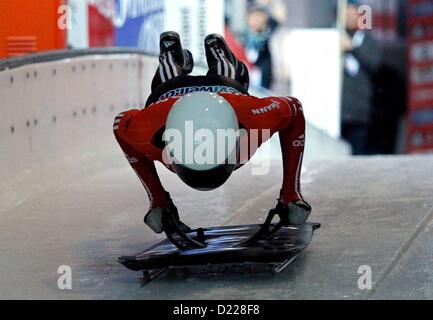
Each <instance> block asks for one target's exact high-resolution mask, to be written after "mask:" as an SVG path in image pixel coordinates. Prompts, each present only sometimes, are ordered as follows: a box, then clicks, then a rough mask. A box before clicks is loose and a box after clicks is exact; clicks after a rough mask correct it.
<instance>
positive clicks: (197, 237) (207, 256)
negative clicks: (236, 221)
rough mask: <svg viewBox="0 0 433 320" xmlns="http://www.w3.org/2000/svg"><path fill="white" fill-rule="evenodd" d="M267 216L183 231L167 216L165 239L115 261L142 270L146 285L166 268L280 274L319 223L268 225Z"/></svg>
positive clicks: (303, 248)
mask: <svg viewBox="0 0 433 320" xmlns="http://www.w3.org/2000/svg"><path fill="white" fill-rule="evenodd" d="M273 218H274V215H273V214H272V213H270V214H269V216H268V218H267V219H266V221H265V223H264V224H263V225H239V226H227V227H213V228H208V229H203V228H199V229H196V230H190V231H187V232H184V231H182V230H181V229H180V228H179V225H178V223H177V222H176V220H175V219H174V218H173V217H171V216H166V217H164V218H163V224H164V230H165V233H166V235H167V239H165V240H163V241H161V242H160V243H158V244H156V245H154V246H152V247H150V248H149V249H147V250H145V251H143V252H141V253H139V254H136V255H134V256H123V257H120V258H119V259H118V261H119V262H120V263H121V264H123V265H124V266H125V267H127V268H128V269H131V270H134V271H143V275H144V278H145V282H146V283H148V282H150V281H152V280H153V279H155V278H156V277H158V276H160V275H162V274H163V273H164V272H165V271H166V270H167V269H169V268H176V267H185V266H203V265H223V264H268V265H270V266H271V267H272V271H273V272H274V273H280V272H283V271H284V270H285V269H286V268H287V267H288V266H289V264H290V263H291V262H292V261H293V260H295V258H296V257H298V256H299V254H300V253H301V252H302V251H304V250H305V249H306V248H307V247H308V245H309V244H310V242H311V240H312V237H313V233H314V231H315V230H317V229H318V228H320V224H319V223H306V224H304V225H301V226H287V227H286V226H283V224H282V222H281V221H280V222H279V223H277V224H273V223H272V219H273Z"/></svg>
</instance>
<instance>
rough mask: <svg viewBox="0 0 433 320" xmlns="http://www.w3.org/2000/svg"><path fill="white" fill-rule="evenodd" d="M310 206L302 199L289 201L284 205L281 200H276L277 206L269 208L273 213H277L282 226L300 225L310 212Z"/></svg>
mask: <svg viewBox="0 0 433 320" xmlns="http://www.w3.org/2000/svg"><path fill="white" fill-rule="evenodd" d="M311 210H312V209H311V206H310V205H309V204H308V203H307V202H306V201H304V200H298V201H296V202H290V203H289V204H288V205H287V206H285V205H284V204H283V203H282V202H281V201H278V204H277V206H276V207H275V208H274V209H272V210H271V212H273V213H274V214H275V215H279V216H280V219H281V221H282V222H283V223H284V226H286V227H288V226H291V225H302V224H304V223H305V222H306V221H307V219H308V217H309V216H310V214H311Z"/></svg>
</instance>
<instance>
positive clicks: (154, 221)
mask: <svg viewBox="0 0 433 320" xmlns="http://www.w3.org/2000/svg"><path fill="white" fill-rule="evenodd" d="M165 210H167V209H163V208H159V207H158V208H152V209H150V210H149V212H148V213H147V214H146V216H145V217H144V223H146V224H147V225H148V226H149V228H150V229H152V230H153V231H154V232H155V233H162V232H163V231H164V228H163V224H162V217H163V216H164V211H165Z"/></svg>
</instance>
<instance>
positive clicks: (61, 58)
mask: <svg viewBox="0 0 433 320" xmlns="http://www.w3.org/2000/svg"><path fill="white" fill-rule="evenodd" d="M81 54H84V53H81ZM68 55H69V56H74V55H78V56H75V57H68ZM46 60H48V61H46ZM156 66H157V61H156V59H155V58H153V57H148V56H145V55H143V54H140V53H134V52H130V53H127V52H116V51H115V50H112V51H107V52H100V53H99V54H98V53H96V52H88V53H86V54H85V55H82V56H80V54H78V53H76V52H75V53H74V52H64V53H55V54H46V55H38V56H34V57H29V58H24V59H16V60H10V61H9V62H8V63H2V64H0V69H4V68H6V69H4V70H3V71H0V103H1V120H0V213H1V212H2V211H5V210H7V209H9V208H11V207H13V206H16V205H18V204H20V203H22V202H24V201H25V200H26V199H27V198H28V197H32V196H35V195H37V194H38V193H39V192H44V191H45V190H46V189H47V188H49V187H52V186H53V185H55V184H56V183H64V182H65V181H67V179H65V178H66V177H67V176H68V175H72V174H86V170H91V169H90V168H91V164H92V162H95V161H98V162H101V161H103V160H104V156H105V155H109V154H113V153H114V154H116V155H119V156H122V154H121V152H120V149H118V146H117V145H116V142H115V140H114V136H113V133H112V123H113V118H114V116H115V115H116V114H117V113H120V112H121V111H124V110H127V109H131V108H137V107H139V106H142V105H144V103H145V101H146V98H147V96H148V95H149V90H150V85H149V84H150V81H151V78H152V77H153V75H154V70H155V68H156ZM7 67H12V69H7Z"/></svg>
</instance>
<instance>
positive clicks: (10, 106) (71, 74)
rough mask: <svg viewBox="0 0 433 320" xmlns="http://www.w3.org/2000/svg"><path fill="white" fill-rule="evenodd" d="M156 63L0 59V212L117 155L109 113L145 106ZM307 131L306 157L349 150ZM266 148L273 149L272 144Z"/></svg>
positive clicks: (75, 56) (140, 59) (127, 55)
mask: <svg viewBox="0 0 433 320" xmlns="http://www.w3.org/2000/svg"><path fill="white" fill-rule="evenodd" d="M156 67H157V59H156V58H155V57H150V56H146V55H145V54H144V53H142V52H139V51H133V50H132V51H122V50H116V49H114V50H113V49H111V50H102V51H101V50H99V51H98V50H96V51H95V50H91V51H88V50H87V51H65V52H54V53H48V54H40V55H33V56H29V57H25V58H18V59H12V60H9V61H5V62H1V63H0V103H1V120H0V214H1V213H2V212H4V211H6V210H8V209H10V208H12V207H14V206H17V205H19V204H20V203H23V202H24V201H26V200H27V199H28V198H30V197H34V196H37V195H38V193H42V192H45V191H46V190H47V189H48V188H50V187H51V188H52V187H56V186H57V185H61V184H64V183H67V181H68V176H71V175H73V176H76V175H85V174H94V172H95V171H98V170H99V171H100V170H101V166H102V168H103V165H104V162H109V161H111V160H110V159H113V158H121V157H122V154H121V151H120V149H119V147H118V146H117V144H116V142H115V139H114V136H113V133H112V122H113V118H114V116H115V115H116V114H118V113H120V112H122V111H124V110H127V109H131V108H141V106H143V105H144V103H145V101H146V98H147V96H148V95H149V94H150V83H151V79H152V77H153V75H154V72H155V69H156ZM197 71H204V70H197ZM253 94H256V95H261V94H260V93H259V92H254V93H253ZM307 134H308V135H309V140H308V146H307V157H310V158H311V157H315V156H317V155H318V156H330V157H335V156H340V155H345V154H347V152H348V150H347V147H346V146H345V145H344V144H342V143H341V142H338V141H335V140H333V139H331V138H329V137H327V136H326V135H324V134H322V133H321V132H320V131H317V130H316V129H314V128H311V127H309V128H308V132H307ZM274 140H275V139H274ZM273 148H274V149H275V150H276V152H278V151H279V150H278V149H279V146H278V144H277V143H275V141H274V142H273ZM122 163H123V165H127V163H126V161H123V162H122ZM110 165H112V164H107V166H106V167H107V168H110Z"/></svg>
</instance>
